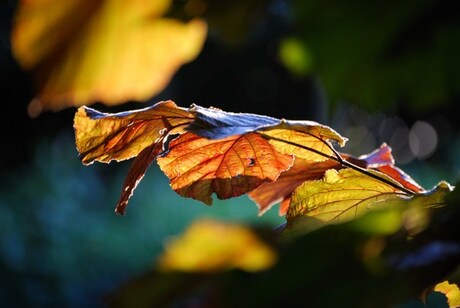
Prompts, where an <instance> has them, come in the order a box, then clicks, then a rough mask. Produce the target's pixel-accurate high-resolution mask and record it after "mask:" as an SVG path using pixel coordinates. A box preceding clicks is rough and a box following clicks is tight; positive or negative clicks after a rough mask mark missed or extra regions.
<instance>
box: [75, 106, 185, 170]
mask: <svg viewBox="0 0 460 308" xmlns="http://www.w3.org/2000/svg"><path fill="white" fill-rule="evenodd" d="M191 121H193V115H192V114H190V113H189V112H187V111H186V110H184V109H181V108H178V107H177V106H176V104H174V102H172V101H165V102H159V103H157V104H155V105H153V106H151V107H148V108H144V109H139V110H134V111H128V112H120V113H114V114H107V113H101V112H98V111H96V110H94V109H91V108H88V107H85V106H82V107H80V108H79V109H78V111H77V113H76V114H75V118H74V129H75V140H76V142H75V143H76V145H77V150H78V152H79V154H80V156H81V159H82V162H83V163H84V164H86V165H88V164H91V163H92V162H94V161H99V162H103V163H108V162H110V161H111V160H116V161H120V160H125V159H129V158H132V157H134V156H136V155H138V154H139V153H140V152H141V151H142V150H143V149H145V148H146V147H149V146H151V145H152V144H154V143H156V142H159V141H160V140H162V138H163V137H164V135H165V134H166V133H180V132H183V128H184V127H185V126H187V125H188V124H189V123H190V122H191Z"/></svg>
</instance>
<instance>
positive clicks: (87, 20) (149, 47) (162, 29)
mask: <svg viewBox="0 0 460 308" xmlns="http://www.w3.org/2000/svg"><path fill="white" fill-rule="evenodd" d="M170 5H171V0H161V1H160V0H156V1H119V0H106V1H80V0H69V1H63V2H59V3H55V2H52V1H48V0H34V1H21V0H20V1H18V5H17V8H16V12H15V16H14V23H13V29H12V33H11V45H12V52H13V54H14V56H15V58H16V59H17V61H18V63H19V64H20V65H21V66H22V68H23V69H25V70H30V71H32V73H33V74H34V77H35V78H34V80H35V85H36V92H37V93H36V96H35V98H34V99H33V100H32V101H31V103H30V104H29V108H28V111H29V115H30V116H31V117H36V116H38V115H40V113H42V112H43V111H47V110H53V111H59V110H62V109H64V108H68V107H71V106H80V105H84V104H93V103H97V102H103V103H104V104H107V105H118V104H123V103H126V102H128V101H134V100H137V101H145V100H147V99H148V98H150V97H152V96H153V95H156V94H158V93H159V92H160V91H162V90H163V89H164V88H165V87H166V85H167V84H168V83H169V82H170V80H171V78H172V76H173V75H174V73H176V71H177V70H178V68H179V67H180V66H181V65H183V64H184V63H187V62H189V61H191V60H193V59H194V58H195V57H196V56H197V55H198V53H199V52H200V51H201V48H202V46H203V43H204V41H205V38H206V34H207V26H206V24H205V23H204V22H203V21H202V20H199V19H196V20H192V21H190V22H188V23H187V24H185V23H182V22H180V21H178V20H174V19H171V18H164V17H163V15H164V14H165V12H167V11H168V10H169V7H170ZM31 50H32V51H33V52H30V51H31Z"/></svg>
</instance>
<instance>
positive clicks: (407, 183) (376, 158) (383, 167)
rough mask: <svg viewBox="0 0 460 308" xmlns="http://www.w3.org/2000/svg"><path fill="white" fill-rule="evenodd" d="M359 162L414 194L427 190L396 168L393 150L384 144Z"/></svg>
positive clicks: (362, 157) (361, 157) (363, 156)
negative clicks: (383, 174)
mask: <svg viewBox="0 0 460 308" xmlns="http://www.w3.org/2000/svg"><path fill="white" fill-rule="evenodd" d="M358 159H359V160H362V161H365V162H366V164H367V168H373V169H376V170H378V171H380V172H382V173H385V174H386V175H388V176H389V177H391V178H392V179H393V180H395V181H397V182H398V183H399V184H401V185H402V186H404V187H405V188H407V189H409V190H411V191H413V192H423V191H425V189H423V187H421V186H420V185H419V184H418V183H417V182H415V181H414V180H413V179H412V178H411V177H410V176H409V175H408V174H406V173H405V172H404V171H402V170H401V169H400V168H398V167H396V166H395V165H394V164H395V161H394V158H393V155H392V154H391V148H390V147H389V146H388V145H387V144H386V143H383V144H382V145H381V146H380V147H379V148H378V149H376V150H375V151H373V152H371V153H369V154H367V155H362V156H360V157H358Z"/></svg>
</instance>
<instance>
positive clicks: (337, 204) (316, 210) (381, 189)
mask: <svg viewBox="0 0 460 308" xmlns="http://www.w3.org/2000/svg"><path fill="white" fill-rule="evenodd" d="M368 172H369V174H374V175H376V176H377V177H370V176H369V174H365V173H361V172H358V171H356V170H353V169H350V168H347V169H342V170H339V171H337V170H334V169H330V170H327V171H326V172H325V174H324V177H323V179H322V180H317V181H309V182H305V183H304V184H302V185H301V186H299V187H298V188H297V189H296V190H295V191H294V193H293V194H292V199H291V203H290V207H289V210H288V212H287V214H286V219H287V220H288V222H289V221H292V220H294V219H295V218H296V217H298V216H302V215H306V216H309V217H314V218H315V219H318V220H320V221H323V222H325V223H339V222H344V221H348V220H351V219H355V218H356V217H359V216H361V215H362V214H363V213H365V212H367V211H369V210H371V209H381V208H382V207H388V206H404V205H406V206H407V205H408V204H409V203H410V202H413V203H416V204H418V205H420V206H423V207H436V206H441V205H442V204H443V202H444V201H443V200H444V197H445V195H446V194H447V193H448V192H450V191H452V189H453V188H452V187H451V186H450V185H449V184H448V183H446V182H441V183H440V184H438V186H437V187H435V188H433V189H432V190H431V191H428V192H424V193H417V194H414V195H413V196H411V195H408V194H407V193H405V192H403V191H401V190H400V189H398V188H397V186H395V185H390V184H391V183H392V181H393V180H392V179H391V178H390V177H388V176H386V175H385V174H383V173H379V172H377V171H373V170H370V169H369V170H368ZM383 180H386V181H387V182H384V181H383Z"/></svg>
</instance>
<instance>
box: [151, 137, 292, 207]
mask: <svg viewBox="0 0 460 308" xmlns="http://www.w3.org/2000/svg"><path fill="white" fill-rule="evenodd" d="M157 161H158V164H159V166H160V168H161V170H162V171H163V172H164V173H165V174H166V175H167V176H168V177H169V179H170V182H171V187H172V188H173V189H174V190H175V191H176V192H177V193H179V194H180V195H182V196H184V197H191V198H194V199H197V200H200V201H202V202H204V203H205V204H208V205H211V204H212V197H211V195H212V193H216V195H217V197H218V198H219V199H227V198H231V197H237V196H240V195H242V194H245V193H247V192H249V191H251V190H253V189H254V188H256V187H258V186H260V185H261V184H262V183H264V182H267V181H274V180H276V179H277V178H278V176H279V174H280V172H282V171H284V170H287V169H289V168H290V167H291V165H292V163H293V157H292V156H291V155H285V154H281V153H278V152H277V151H276V150H274V149H273V147H272V146H271V145H270V144H269V143H268V141H267V140H265V139H264V138H262V137H261V136H260V135H259V134H257V133H248V134H243V135H233V136H229V137H226V138H223V139H207V138H203V137H200V136H198V135H195V134H192V133H186V134H183V135H181V136H180V137H178V138H177V139H174V140H173V141H171V143H170V144H169V152H168V153H167V154H166V155H164V157H159V158H158V160H157Z"/></svg>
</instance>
